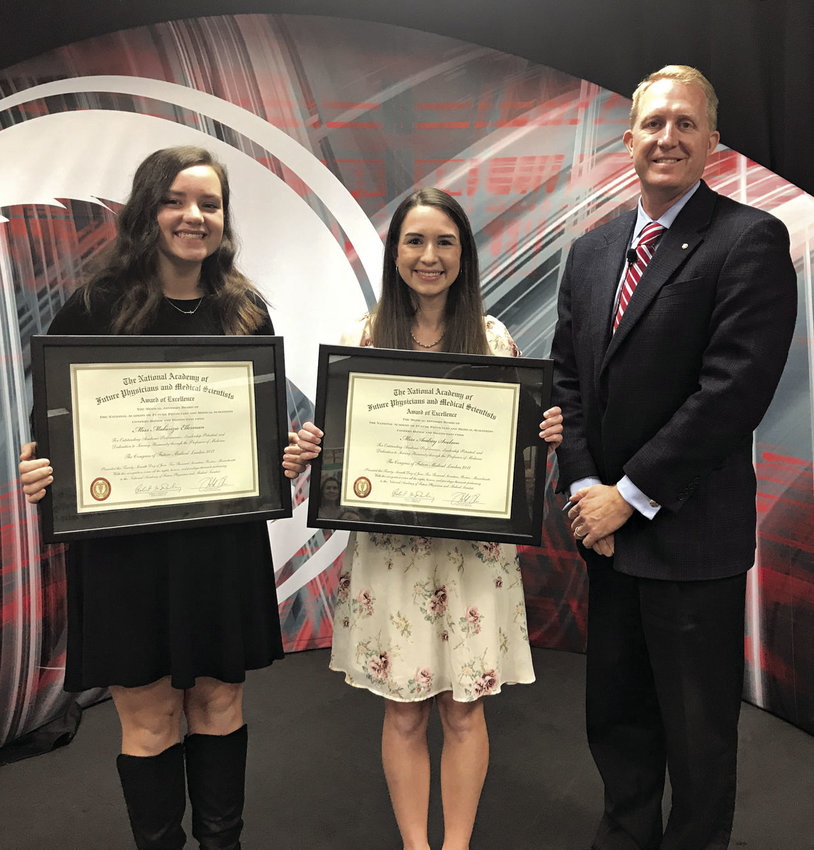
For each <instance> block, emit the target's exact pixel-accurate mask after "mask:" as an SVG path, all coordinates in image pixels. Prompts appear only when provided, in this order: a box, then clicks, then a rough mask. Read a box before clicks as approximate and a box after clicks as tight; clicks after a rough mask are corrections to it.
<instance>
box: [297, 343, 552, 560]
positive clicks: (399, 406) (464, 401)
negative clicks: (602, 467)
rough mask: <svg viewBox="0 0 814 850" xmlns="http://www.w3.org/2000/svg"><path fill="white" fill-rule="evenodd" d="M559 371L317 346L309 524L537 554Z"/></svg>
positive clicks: (547, 364)
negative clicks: (317, 443) (545, 433)
mask: <svg viewBox="0 0 814 850" xmlns="http://www.w3.org/2000/svg"><path fill="white" fill-rule="evenodd" d="M552 368H553V365H552V362H551V361H550V360H541V359H532V358H523V357H520V358H510V357H491V356H480V355H468V354H467V355H462V354H434V353H425V352H418V351H392V350H386V349H374V348H356V347H350V346H337V345H333V346H331V345H321V346H320V348H319V369H318V373H317V395H316V412H315V417H314V421H315V424H316V425H317V426H318V427H319V428H321V429H322V431H323V432H324V434H325V436H324V438H323V441H322V452H321V453H320V455H319V456H318V457H317V458H316V459H315V461H314V463H313V465H312V471H311V492H310V497H309V505H308V524H309V525H310V526H312V527H316V528H320V527H321V528H343V529H351V530H353V529H355V530H361V531H373V532H377V531H378V532H382V533H400V534H415V535H421V536H427V537H457V538H468V539H473V540H484V541H506V542H512V543H524V544H528V545H539V543H540V540H541V534H542V511H543V492H542V489H543V487H544V486H545V469H546V446H545V444H544V443H543V442H542V441H541V440H540V438H539V436H538V435H539V432H540V428H539V423H540V421H541V420H542V418H543V416H542V413H543V411H544V410H546V409H547V408H548V407H549V405H550V399H551V380H552Z"/></svg>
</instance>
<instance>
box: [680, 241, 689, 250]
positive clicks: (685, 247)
mask: <svg viewBox="0 0 814 850" xmlns="http://www.w3.org/2000/svg"><path fill="white" fill-rule="evenodd" d="M689 247H690V246H689V245H688V244H687V243H686V242H685V243H684V244H683V245H682V246H681V249H682V251H686V250H687V248H689Z"/></svg>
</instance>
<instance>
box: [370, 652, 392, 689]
mask: <svg viewBox="0 0 814 850" xmlns="http://www.w3.org/2000/svg"><path fill="white" fill-rule="evenodd" d="M367 671H368V673H370V675H371V676H372V677H373V678H374V679H378V680H379V681H380V682H383V681H384V680H385V679H386V678H387V675H388V673H389V672H390V659H389V658H388V657H387V653H386V652H382V653H380V654H379V655H375V656H373V658H371V659H370V661H368V662H367Z"/></svg>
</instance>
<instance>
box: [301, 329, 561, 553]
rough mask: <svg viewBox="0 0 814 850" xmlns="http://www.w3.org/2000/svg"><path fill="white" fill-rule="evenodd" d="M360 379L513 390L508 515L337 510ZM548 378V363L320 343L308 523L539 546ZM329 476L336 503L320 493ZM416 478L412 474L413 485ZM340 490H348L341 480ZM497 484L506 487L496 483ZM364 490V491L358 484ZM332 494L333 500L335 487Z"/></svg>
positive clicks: (413, 508) (345, 507)
mask: <svg viewBox="0 0 814 850" xmlns="http://www.w3.org/2000/svg"><path fill="white" fill-rule="evenodd" d="M359 374H361V375H371V376H388V377H393V376H396V377H397V378H398V379H401V378H405V379H408V380H410V379H417V380H418V381H419V382H421V386H422V387H423V386H427V385H429V386H431V385H432V381H433V380H438V379H443V380H444V381H447V380H449V379H454V380H455V381H459V380H461V381H478V382H481V383H482V384H483V385H484V387H483V388H484V390H485V391H487V392H489V391H490V387H491V385H492V384H494V385H495V386H497V385H515V386H516V387H517V392H516V396H515V397H516V399H517V400H518V403H517V416H516V434H515V440H514V442H515V447H514V457H513V459H512V461H511V463H512V472H511V475H512V485H511V488H510V489H511V494H510V502H511V506H510V509H509V516H508V517H490V516H486V517H484V516H480V515H477V513H471V512H467V513H461V512H458V511H455V512H444V511H437V510H433V511H428V510H422V509H421V506H418V507H417V506H416V505H415V504H410V505H404V506H402V507H400V508H395V507H393V506H388V507H384V508H382V507H365V506H361V505H360V504H359V503H358V501H355V502H354V504H353V505H352V506H351V505H348V504H344V505H343V504H342V498H343V496H344V493H345V492H346V491H343V487H342V482H343V480H344V478H345V472H346V470H345V466H346V464H345V438H346V433H347V428H348V424H347V416H348V410H347V407H348V395H349V387H350V385H351V383H352V381H351V375H354V376H356V375H359ZM552 375H553V362H552V361H551V360H547V359H542V358H530V357H529V358H527V357H495V356H486V355H469V354H466V355H464V354H450V353H442V354H436V353H430V352H426V353H425V352H419V351H402V350H398V351H396V350H389V349H380V348H370V347H355V346H341V345H320V347H319V363H318V371H317V390H316V401H315V414H314V422H315V424H316V425H317V427H319V428H320V429H321V430H322V431H323V432H324V438H323V442H322V451H321V453H320V454H319V456H318V457H317V458H316V459H315V460H314V462H313V464H312V470H311V488H310V495H309V502H308V525H309V526H311V527H313V528H334V529H346V530H351V531H353V530H356V531H367V532H378V533H385V534H389V533H398V534H411V535H418V536H425V537H451V538H458V539H470V540H479V541H485V542H489V541H497V542H509V543H517V544H524V545H530V546H539V545H540V542H541V537H542V520H543V496H544V493H543V489H544V487H545V482H546V459H547V451H546V445H545V443H544V442H543V441H542V440H541V439H540V437H539V430H540V429H539V423H540V422H541V420H542V418H543V416H542V414H543V411H544V410H546V409H547V408H548V407H549V406H550V403H551V385H552ZM354 380H355V378H354ZM427 382H429V384H428V383H427ZM422 392H424V390H422ZM427 403H430V402H429V401H428V402H427ZM405 415H406V414H405ZM427 415H429V414H427ZM433 415H435V414H433ZM509 454H510V452H509ZM501 474H502V473H501ZM506 474H507V475H509V472H508V471H507V473H506ZM330 478H336V479H337V484H338V485H339V490H340V496H339V501H340V503H339V504H338V505H336V504H334V503H333V501H332V500H330V499H329V498H328V496H327V495H326V492H325V491H327V490H328V487H327V485H328V479H330ZM420 478H421V474H420V473H418V474H417V480H419V479H420ZM346 486H352V485H350V482H347V483H346ZM354 486H355V485H354ZM496 486H499V487H502V486H504V484H503V481H502V479H501V480H500V481H499V482H498V484H497V485H496ZM362 487H363V490H364V489H366V485H365V484H364V482H363V484H362ZM330 491H331V495H333V492H334V491H335V488H333V487H331V488H330ZM356 495H357V496H359V493H358V492H357V493H356Z"/></svg>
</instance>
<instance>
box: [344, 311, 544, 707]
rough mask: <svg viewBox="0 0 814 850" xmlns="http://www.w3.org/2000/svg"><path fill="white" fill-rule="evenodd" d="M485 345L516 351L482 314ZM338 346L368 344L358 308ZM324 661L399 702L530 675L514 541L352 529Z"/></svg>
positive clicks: (467, 697) (466, 698) (477, 691)
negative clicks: (357, 318)
mask: <svg viewBox="0 0 814 850" xmlns="http://www.w3.org/2000/svg"><path fill="white" fill-rule="evenodd" d="M484 322H485V327H486V337H487V340H488V342H489V348H490V350H491V352H492V354H499V355H504V356H510V357H517V356H519V354H520V352H519V351H518V349H517V346H516V345H515V343H514V340H513V339H512V338H511V336H510V335H509V332H508V330H507V329H506V327H505V326H504V325H503V324H502V323H501V322H500V321H498V320H497V319H495V318H493V317H492V316H487V317H486V318H485V320H484ZM341 341H342V344H343V345H370V344H371V343H370V337H369V321H368V318H367V317H363V319H361V320H360V321H359V322H358V323H357V324H356V325H354V327H353V328H352V329H351V330H349V331H348V332H347V333H345V334H344V335H343V336H342V340H341ZM330 666H331V669H332V670H337V671H341V672H343V673H344V674H345V681H346V682H347V683H348V684H349V685H353V686H354V687H361V688H367V689H368V690H369V691H372V692H373V693H375V694H378V695H380V696H383V697H387V698H388V699H392V700H397V701H400V702H412V701H417V700H424V699H427V698H428V697H431V696H434V695H435V694H438V693H442V692H444V691H452V697H453V699H455V700H456V701H458V702H471V701H472V700H476V699H478V698H479V697H482V696H485V695H487V694H496V693H499V692H500V690H501V687H502V685H503V684H514V683H518V682H521V683H530V682H533V681H534V668H533V667H532V662H531V650H530V648H529V639H528V630H527V627H526V607H525V602H524V599H523V585H522V581H521V577H520V565H519V563H518V560H517V549H516V548H515V546H513V545H511V544H507V543H478V542H475V541H469V540H444V539H440V538H433V537H410V536H407V535H401V534H386V533H384V534H383V533H376V534H365V533H361V532H360V533H355V532H354V533H352V534H351V535H350V540H349V542H348V547H347V550H346V552H345V560H344V565H343V568H342V572H341V574H340V576H339V591H338V596H337V601H336V610H335V612H334V636H333V649H332V652H331V663H330Z"/></svg>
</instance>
